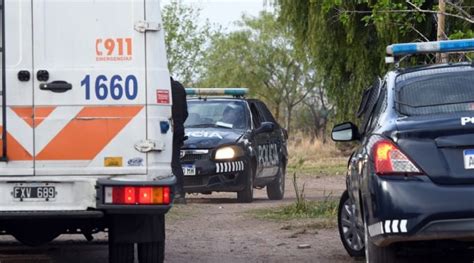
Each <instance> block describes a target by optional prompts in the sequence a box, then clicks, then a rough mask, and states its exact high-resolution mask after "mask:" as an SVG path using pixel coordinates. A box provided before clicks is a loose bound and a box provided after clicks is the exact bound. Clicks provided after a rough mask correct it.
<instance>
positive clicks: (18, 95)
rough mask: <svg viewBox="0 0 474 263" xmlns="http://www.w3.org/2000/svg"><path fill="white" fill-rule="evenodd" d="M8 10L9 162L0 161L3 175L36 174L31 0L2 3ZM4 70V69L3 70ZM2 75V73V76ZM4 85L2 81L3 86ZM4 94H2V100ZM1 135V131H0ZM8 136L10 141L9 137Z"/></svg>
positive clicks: (4, 91)
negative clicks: (29, 76) (34, 167)
mask: <svg viewBox="0 0 474 263" xmlns="http://www.w3.org/2000/svg"><path fill="white" fill-rule="evenodd" d="M1 8H3V9H4V12H5V25H3V20H2V19H0V21H1V23H2V25H1V26H2V27H4V28H5V35H4V36H3V35H2V36H1V37H2V39H4V40H5V46H2V47H1V48H2V49H1V54H0V58H2V56H5V65H1V64H0V65H1V66H2V67H5V68H4V69H5V80H6V85H5V87H3V86H2V87H1V90H2V92H1V93H0V94H5V100H6V107H2V110H5V113H6V121H5V123H3V119H2V118H0V121H1V122H2V123H1V124H0V129H3V127H5V126H6V127H7V128H6V130H7V136H6V138H1V139H0V154H2V156H3V152H2V151H3V149H2V148H3V147H2V146H3V144H4V143H6V144H7V145H6V146H7V152H6V157H7V162H0V169H1V175H0V176H11V175H33V156H34V152H33V129H32V125H33V108H32V106H33V91H32V88H33V86H32V82H31V80H30V78H28V75H29V74H31V70H32V67H33V66H32V53H31V49H32V47H31V45H32V41H31V33H32V32H31V1H26V0H18V1H5V4H4V6H1ZM2 70H3V69H2ZM0 76H1V75H0ZM1 85H2V83H1V81H0V86H1ZM2 100H3V97H1V95H0V103H2ZM0 134H1V133H0ZM5 139H6V140H5Z"/></svg>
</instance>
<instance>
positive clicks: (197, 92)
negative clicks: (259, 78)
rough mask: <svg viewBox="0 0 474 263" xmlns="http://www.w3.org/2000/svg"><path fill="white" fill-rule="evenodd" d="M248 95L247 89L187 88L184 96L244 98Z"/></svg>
mask: <svg viewBox="0 0 474 263" xmlns="http://www.w3.org/2000/svg"><path fill="white" fill-rule="evenodd" d="M248 93H249V89H247V88H227V89H222V88H211V89H194V88H187V89H186V95H190V96H245V95H247V94H248Z"/></svg>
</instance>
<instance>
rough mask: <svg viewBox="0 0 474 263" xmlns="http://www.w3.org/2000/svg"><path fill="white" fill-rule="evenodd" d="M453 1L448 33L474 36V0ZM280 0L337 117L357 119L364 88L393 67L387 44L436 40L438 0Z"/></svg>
mask: <svg viewBox="0 0 474 263" xmlns="http://www.w3.org/2000/svg"><path fill="white" fill-rule="evenodd" d="M448 2H449V3H448V4H447V6H446V13H445V15H446V32H445V33H446V35H447V36H448V37H450V38H462V37H469V36H471V37H472V36H474V35H473V34H472V22H471V20H472V14H473V12H474V9H473V8H472V6H473V5H474V0H457V1H454V0H452V1H448ZM276 5H277V7H278V8H279V12H280V21H281V22H282V24H283V25H288V26H290V27H291V28H292V29H293V32H294V33H295V37H296V39H297V40H298V46H299V48H300V49H301V50H307V51H308V53H309V55H310V56H311V58H312V60H313V63H314V65H315V67H316V69H317V72H318V76H319V77H320V78H321V79H320V81H321V82H322V83H324V85H325V89H326V90H327V92H328V96H329V98H330V100H331V102H332V103H334V105H335V106H336V111H337V119H338V120H344V119H352V118H354V116H355V110H356V109H357V104H358V103H359V101H360V96H361V94H362V90H364V89H365V88H367V87H368V86H369V85H370V84H371V83H372V81H373V79H374V78H375V77H376V76H379V75H381V74H382V73H383V72H384V71H386V70H387V69H388V68H387V66H386V65H385V64H384V56H385V47H386V46H387V45H389V44H392V43H397V42H414V41H427V40H436V33H437V17H436V15H437V14H438V10H437V6H436V3H435V1H434V0H426V1H425V0H412V1H408V0H394V1H387V0H378V1H377V0H344V1H342V0H299V1H293V0H276ZM469 6H470V8H469ZM427 59H431V58H429V57H428V58H426V57H423V58H417V59H415V60H409V61H410V62H413V61H414V62H420V61H424V60H427Z"/></svg>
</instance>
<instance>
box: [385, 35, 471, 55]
mask: <svg viewBox="0 0 474 263" xmlns="http://www.w3.org/2000/svg"><path fill="white" fill-rule="evenodd" d="M466 51H474V38H473V39H460V40H444V41H432V42H420V43H404V44H393V45H390V46H388V47H387V54H389V55H391V56H394V57H395V56H403V55H411V54H421V53H445V52H466Z"/></svg>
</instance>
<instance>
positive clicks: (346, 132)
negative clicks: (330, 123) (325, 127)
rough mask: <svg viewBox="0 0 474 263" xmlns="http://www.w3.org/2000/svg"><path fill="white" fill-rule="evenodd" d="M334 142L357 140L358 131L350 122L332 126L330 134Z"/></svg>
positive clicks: (358, 136)
mask: <svg viewBox="0 0 474 263" xmlns="http://www.w3.org/2000/svg"><path fill="white" fill-rule="evenodd" d="M331 137H332V140H333V141H335V142H350V141H355V140H359V138H360V135H359V129H358V128H357V126H356V125H355V124H353V123H352V122H345V123H341V124H338V125H336V126H334V128H333V129H332V133H331Z"/></svg>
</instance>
